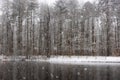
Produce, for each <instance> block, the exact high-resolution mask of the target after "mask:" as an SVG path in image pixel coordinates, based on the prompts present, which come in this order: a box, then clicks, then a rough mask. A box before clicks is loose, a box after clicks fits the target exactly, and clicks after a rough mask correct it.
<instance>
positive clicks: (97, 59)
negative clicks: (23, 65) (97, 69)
mask: <svg viewBox="0 0 120 80" xmlns="http://www.w3.org/2000/svg"><path fill="white" fill-rule="evenodd" d="M0 60H1V61H37V62H49V63H57V64H95V63H96V64H101V63H102V64H108V63H112V64H113V63H117V64H120V57H112V56H110V57H106V56H51V57H49V58H47V57H46V56H31V57H30V58H29V59H25V56H0Z"/></svg>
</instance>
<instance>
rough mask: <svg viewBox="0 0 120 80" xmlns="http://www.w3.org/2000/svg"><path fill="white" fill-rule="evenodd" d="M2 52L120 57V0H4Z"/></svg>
mask: <svg viewBox="0 0 120 80" xmlns="http://www.w3.org/2000/svg"><path fill="white" fill-rule="evenodd" d="M0 54H1V55H2V54H3V55H25V56H28V55H45V56H48V57H49V56H51V55H68V56H70V55H82V56H84V55H85V56H86V55H87V56H120V0H95V1H94V2H93V3H91V2H89V1H88V2H85V3H84V4H83V3H79V1H77V0H56V2H55V3H54V4H53V5H49V4H47V3H40V2H39V0H2V1H1V6H0Z"/></svg>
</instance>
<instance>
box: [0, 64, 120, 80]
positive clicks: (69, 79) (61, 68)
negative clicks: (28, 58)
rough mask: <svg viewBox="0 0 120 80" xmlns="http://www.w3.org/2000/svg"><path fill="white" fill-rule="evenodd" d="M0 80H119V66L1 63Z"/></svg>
mask: <svg viewBox="0 0 120 80" xmlns="http://www.w3.org/2000/svg"><path fill="white" fill-rule="evenodd" d="M0 80H120V66H118V65H117V66H116V65H61V64H50V63H40V62H1V63H0Z"/></svg>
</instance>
